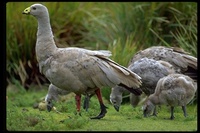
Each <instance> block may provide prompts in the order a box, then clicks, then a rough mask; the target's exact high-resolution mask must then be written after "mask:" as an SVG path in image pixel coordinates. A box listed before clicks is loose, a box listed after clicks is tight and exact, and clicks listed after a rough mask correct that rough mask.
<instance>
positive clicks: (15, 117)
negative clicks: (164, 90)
mask: <svg viewBox="0 0 200 133" xmlns="http://www.w3.org/2000/svg"><path fill="white" fill-rule="evenodd" d="M43 88H44V89H41V90H39V89H38V87H37V86H36V87H32V89H30V90H29V91H27V92H24V91H23V92H22V91H20V90H17V89H16V88H14V87H13V86H12V87H9V88H8V89H7V96H8V98H7V101H6V105H7V106H6V129H7V130H9V131H197V105H196V104H193V105H188V106H187V113H188V117H187V118H185V117H184V116H183V112H182V110H181V107H176V108H175V114H174V115H175V119H174V120H165V119H164V118H169V117H170V111H169V107H167V106H162V107H161V109H159V110H158V116H157V117H149V118H144V117H143V115H142V110H141V106H138V107H136V108H133V107H132V106H131V105H129V104H123V105H122V106H121V108H120V111H119V112H116V111H115V109H114V108H113V107H112V105H111V104H110V103H109V102H108V101H107V100H106V99H105V97H104V98H103V99H104V102H105V105H106V106H107V107H108V109H107V111H108V112H107V114H106V116H105V117H104V118H103V119H100V120H92V119H90V117H92V116H96V115H98V113H99V112H100V108H99V104H98V101H97V98H96V96H93V97H92V98H91V101H90V107H89V110H88V112H86V111H85V110H84V109H83V108H81V116H79V115H76V114H75V110H76V109H75V100H74V97H72V95H71V96H70V95H68V96H69V97H68V100H66V101H63V102H61V101H60V102H56V103H55V104H54V105H55V107H56V108H57V110H58V111H59V112H60V113H57V112H55V111H51V112H48V111H47V110H44V111H40V110H39V109H34V108H33V104H34V103H38V102H40V101H41V98H43V97H44V96H45V95H46V93H47V86H44V87H43ZM82 98H84V97H82ZM82 101H83V99H82Z"/></svg>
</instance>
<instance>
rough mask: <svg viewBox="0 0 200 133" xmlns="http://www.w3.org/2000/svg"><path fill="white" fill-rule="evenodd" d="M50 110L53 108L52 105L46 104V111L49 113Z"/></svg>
mask: <svg viewBox="0 0 200 133" xmlns="http://www.w3.org/2000/svg"><path fill="white" fill-rule="evenodd" d="M52 108H53V104H52V103H48V104H47V110H48V111H49V112H50V111H51V109H52Z"/></svg>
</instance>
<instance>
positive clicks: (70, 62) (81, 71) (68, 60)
mask: <svg viewBox="0 0 200 133" xmlns="http://www.w3.org/2000/svg"><path fill="white" fill-rule="evenodd" d="M23 13H24V14H31V15H33V16H34V17H35V18H36V19H37V21H38V31H37V42H36V57H37V60H38V63H39V69H40V72H41V73H42V74H44V75H45V76H46V77H47V79H48V80H49V81H50V82H51V83H52V84H54V85H55V86H57V87H59V88H60V89H64V90H67V91H69V92H74V93H75V94H76V101H78V103H79V102H80V96H81V94H87V93H90V92H95V93H96V95H97V96H98V98H99V102H100V105H101V109H102V108H103V110H104V111H103V114H102V112H101V115H99V116H100V117H98V119H100V118H102V117H103V116H104V115H105V113H106V110H105V105H103V103H102V100H101V94H100V92H99V91H100V90H99V88H101V87H103V86H108V87H114V86H115V85H123V86H125V87H126V88H127V89H131V90H134V91H135V92H136V94H140V93H141V90H138V88H139V86H140V85H141V80H140V77H139V76H138V75H137V74H135V73H133V72H132V71H130V70H128V69H127V68H125V67H123V66H121V65H119V64H118V63H116V62H114V61H112V60H111V59H109V56H111V52H110V51H106V50H100V51H92V50H87V49H83V48H76V47H70V48H57V47H56V45H55V42H54V39H53V33H52V30H51V25H50V20H49V13H48V9H47V8H46V7H45V6H44V5H42V4H33V5H32V6H30V7H28V8H26V9H25V10H24V11H23ZM77 106H78V107H80V105H79V104H77ZM77 110H78V111H80V108H78V109H77Z"/></svg>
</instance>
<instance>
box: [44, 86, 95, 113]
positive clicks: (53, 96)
mask: <svg viewBox="0 0 200 133" xmlns="http://www.w3.org/2000/svg"><path fill="white" fill-rule="evenodd" d="M69 93H70V92H68V91H66V90H63V89H60V88H58V87H56V86H55V85H53V84H50V85H49V88H48V93H47V95H46V96H45V101H46V102H47V109H48V110H50V109H51V108H52V107H53V104H52V101H58V97H59V95H62V96H63V95H67V94H69ZM92 95H93V94H90V95H86V96H85V99H84V104H83V108H84V109H85V110H86V111H88V108H89V100H90V97H91V96H92Z"/></svg>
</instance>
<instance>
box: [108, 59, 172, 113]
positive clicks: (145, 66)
mask: <svg viewBox="0 0 200 133" xmlns="http://www.w3.org/2000/svg"><path fill="white" fill-rule="evenodd" d="M128 69H130V70H131V71H133V72H135V73H136V74H138V75H139V76H140V77H141V78H142V79H141V80H142V86H141V87H140V88H141V89H142V91H143V92H144V93H145V94H146V95H147V96H149V95H150V94H153V93H154V91H155V88H156V84H157V82H158V80H159V79H160V78H162V77H164V76H167V75H168V74H170V73H174V69H173V67H172V65H171V64H169V63H168V62H165V61H156V60H154V59H148V58H141V59H139V60H137V61H135V62H133V63H132V64H130V65H129V66H128ZM125 91H126V90H125V88H124V87H120V86H115V87H113V88H112V90H111V94H110V101H111V103H112V104H113V106H114V108H115V109H116V110H117V111H119V107H120V105H121V102H122V93H124V92H125ZM133 95H134V94H133ZM133 97H135V100H136V101H131V102H132V103H133V104H132V105H133V106H136V105H137V104H138V102H139V100H140V99H141V97H140V96H135V95H134V96H132V95H131V96H130V98H132V99H133ZM130 100H131V99H130Z"/></svg>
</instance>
